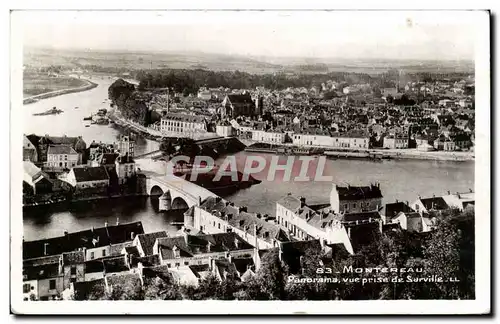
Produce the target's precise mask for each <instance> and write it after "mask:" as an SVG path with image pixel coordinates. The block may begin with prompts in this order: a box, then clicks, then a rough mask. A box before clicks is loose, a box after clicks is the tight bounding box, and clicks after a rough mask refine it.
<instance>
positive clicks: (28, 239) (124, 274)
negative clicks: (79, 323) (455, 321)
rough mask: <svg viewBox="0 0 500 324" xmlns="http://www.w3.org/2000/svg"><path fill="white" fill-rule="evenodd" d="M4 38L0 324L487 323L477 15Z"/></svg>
mask: <svg viewBox="0 0 500 324" xmlns="http://www.w3.org/2000/svg"><path fill="white" fill-rule="evenodd" d="M10 18H11V26H12V28H11V33H12V36H11V63H10V64H11V66H10V69H11V71H10V72H11V107H10V110H11V152H10V160H11V195H12V199H11V215H10V219H11V229H10V230H11V233H10V235H11V261H10V262H11V309H12V311H13V312H15V313H18V314H97V313H99V314H121V313H125V312H126V313H129V314H142V313H157V314H164V313H168V314H203V313H212V314H221V313H222V314H228V313H235V314H242V313H252V314H291V313H294V312H301V311H304V312H308V313H310V314H314V313H322V314H330V313H336V314H343V313H345V314H353V313H355V314H365V313H372V314H374V313H380V312H384V313H385V314H391V313H392V314H399V313H402V312H404V313H429V314H438V313H443V314H450V313H451V314H457V313H464V314H469V313H478V312H481V313H488V312H489V311H490V294H489V293H490V262H491V261H490V253H489V251H490V218H491V215H490V214H491V211H490V187H489V186H490V119H489V115H490V105H491V103H490V92H489V91H490V90H489V86H490V62H489V61H490V54H489V50H490V49H489V48H490V47H489V46H490V44H489V39H490V37H489V33H490V31H489V28H490V26H489V19H490V13H489V12H488V11H474V10H471V11H362V10H360V11H335V10H332V11H307V10H304V11H286V10H283V11H280V10H271V11H265V10H261V11H252V10H249V11H230V10H229V11H228V10H226V11H217V10H208V11H202V10H199V11H197V10H191V11H175V10H163V11H147V10H145V11H127V10H122V11H113V10H107V11H99V10H94V11H91V10H81V11H64V10H61V11H56V10H45V11H30V10H23V11H16V10H13V11H12V12H11V17H10ZM21 145H22V149H21ZM476 199H477V200H478V203H477V204H476ZM476 206H477V207H476ZM88 301H94V302H93V303H87V302H88ZM124 301H128V302H127V303H124ZM188 301H189V302H190V304H185V302H188ZM348 301H349V302H352V301H356V302H359V304H358V305H357V306H356V305H355V304H356V303H354V304H353V303H347V302H348ZM403 301H404V302H403ZM193 302H194V303H193ZM368 302H369V303H368ZM392 302H394V303H392ZM396 302H400V303H398V304H395V303H396ZM441 302H443V303H445V302H446V304H443V303H441ZM450 302H452V303H450ZM391 303H392V304H391ZM58 305H59V306H58ZM65 305H66V306H65ZM197 305H200V307H198V306H197ZM224 305H225V306H224ZM228 305H231V306H230V307H229V308H228ZM278 305H280V306H278ZM321 305H322V306H321ZM395 305H398V306H395ZM412 305H414V306H412Z"/></svg>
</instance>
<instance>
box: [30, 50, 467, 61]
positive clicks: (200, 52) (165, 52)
mask: <svg viewBox="0 0 500 324" xmlns="http://www.w3.org/2000/svg"><path fill="white" fill-rule="evenodd" d="M23 49H24V50H42V51H65V52H81V53H114V54H142V55H162V54H163V55H168V54H171V55H174V54H176V55H189V54H197V55H207V56H211V55H212V56H227V57H240V58H247V59H253V60H259V59H270V60H276V61H279V60H280V59H282V60H314V61H316V62H312V63H307V62H303V63H298V62H297V63H269V62H266V61H262V62H263V63H269V64H275V65H280V64H281V65H287V64H292V65H295V64H301V65H302V64H306V65H307V64H311V65H314V64H327V65H328V64H336V63H335V62H331V61H333V60H338V61H339V63H348V62H353V61H366V62H373V61H377V62H380V63H389V62H415V61H419V62H435V63H439V62H443V63H452V62H461V63H474V59H471V58H454V59H452V58H444V59H443V58H441V59H438V58H423V59H421V58H378V57H335V56H331V57H311V56H309V57H308V56H265V55H243V54H236V53H231V54H228V53H223V52H209V51H203V50H185V51H181V50H140V49H122V48H116V49H115V48H85V47H56V46H37V45H34V46H32V45H24V47H23ZM322 60H326V61H325V62H322ZM329 60H330V62H328V61H329Z"/></svg>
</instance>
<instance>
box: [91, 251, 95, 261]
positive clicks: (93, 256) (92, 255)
mask: <svg viewBox="0 0 500 324" xmlns="http://www.w3.org/2000/svg"><path fill="white" fill-rule="evenodd" d="M94 258H95V255H94V252H90V259H91V260H93V259H94Z"/></svg>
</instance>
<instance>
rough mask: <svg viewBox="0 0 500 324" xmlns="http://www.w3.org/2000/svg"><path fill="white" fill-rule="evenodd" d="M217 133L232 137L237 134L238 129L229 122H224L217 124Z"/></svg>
mask: <svg viewBox="0 0 500 324" xmlns="http://www.w3.org/2000/svg"><path fill="white" fill-rule="evenodd" d="M215 133H216V134H217V135H218V136H222V137H230V136H235V135H236V129H235V128H234V127H233V126H232V125H231V124H230V123H229V122H227V123H222V124H219V125H216V126H215Z"/></svg>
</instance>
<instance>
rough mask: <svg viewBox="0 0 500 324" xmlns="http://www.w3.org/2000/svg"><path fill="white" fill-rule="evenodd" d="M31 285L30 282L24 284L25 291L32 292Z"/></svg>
mask: <svg viewBox="0 0 500 324" xmlns="http://www.w3.org/2000/svg"><path fill="white" fill-rule="evenodd" d="M30 289H31V285H30V284H29V283H27V284H23V293H25V294H27V293H29V292H30Z"/></svg>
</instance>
